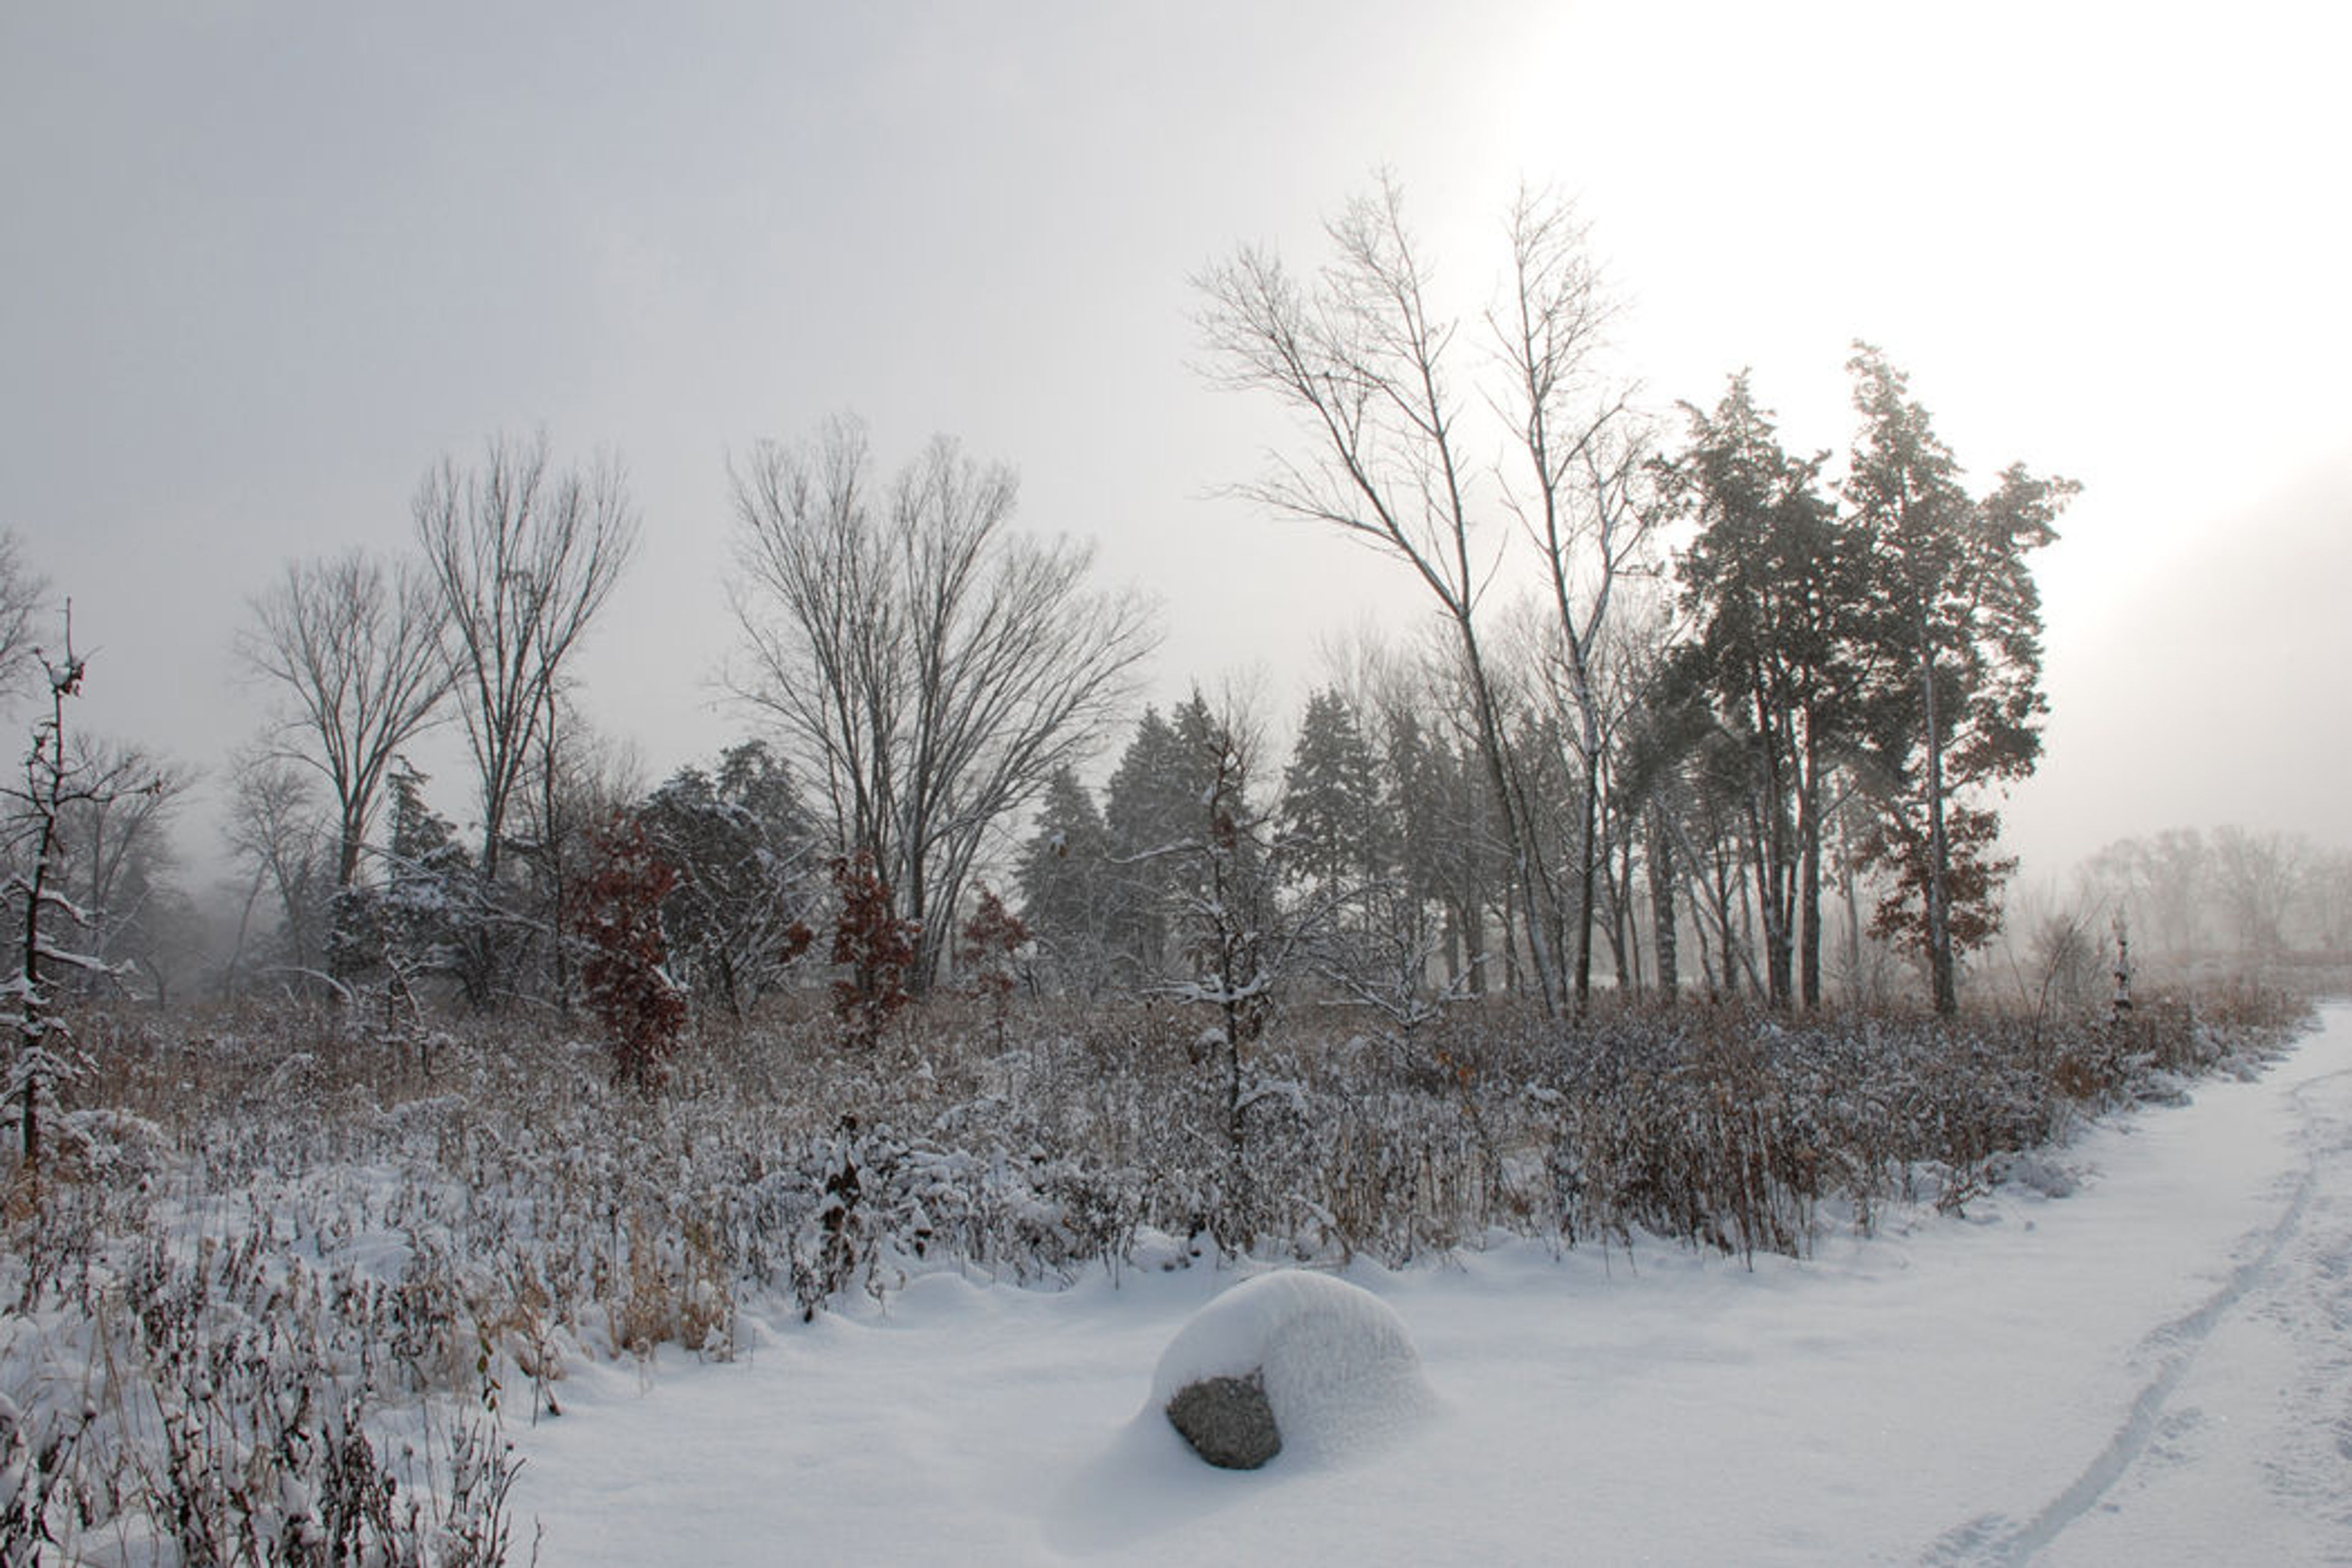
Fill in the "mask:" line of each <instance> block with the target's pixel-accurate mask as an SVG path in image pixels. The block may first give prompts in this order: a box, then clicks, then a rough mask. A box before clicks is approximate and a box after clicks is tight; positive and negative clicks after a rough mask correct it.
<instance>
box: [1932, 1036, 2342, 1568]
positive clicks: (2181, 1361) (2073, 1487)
mask: <svg viewBox="0 0 2352 1568" xmlns="http://www.w3.org/2000/svg"><path fill="white" fill-rule="evenodd" d="M2341 1079H2352V1068H2339V1069H2337V1070H2336V1071H2334V1072H2330V1073H2325V1074H2322V1075H2320V1076H2318V1077H2316V1078H2313V1079H2307V1080H2306V1081H2305V1082H2303V1083H2299V1084H2297V1085H2295V1086H2294V1088H2293V1089H2290V1090H2289V1091H2288V1093H2287V1099H2288V1100H2289V1101H2290V1102H2291V1103H2293V1104H2294V1107H2295V1109H2296V1111H2297V1113H2298V1115H2299V1116H2300V1118H2301V1121H2300V1122H2299V1123H2298V1125H2297V1127H2296V1130H2295V1131H2296V1139H2297V1142H2299V1143H2300V1144H2301V1145H2302V1148H2303V1156H2304V1161H2303V1168H2302V1170H2301V1171H2300V1172H2299V1173H2297V1174H2296V1176H2295V1179H2294V1191H2293V1194H2292V1195H2291V1196H2290V1197H2289V1199H2288V1200H2287V1204H2286V1207H2285V1208H2284V1211H2283V1212H2282V1213H2281V1214H2280V1215H2279V1217H2278V1218H2277V1219H2276V1220H2275V1221H2273V1223H2272V1224H2271V1225H2270V1226H2266V1227H2264V1228H2263V1229H2260V1230H2257V1231H2254V1232H2252V1233H2251V1235H2252V1238H2253V1239H2254V1250H2253V1253H2252V1256H2251V1257H2249V1258H2246V1259H2245V1261H2243V1262H2242V1263H2240V1264H2239V1265H2238V1266H2237V1267H2236V1268H2233V1269H2231V1271H2230V1273H2229V1275H2228V1276H2227V1278H2225V1279H2223V1281H2222V1282H2221V1287H2220V1288H2219V1289H2216V1290H2215V1291H2214V1292H2213V1294H2212V1295H2210V1296H2209V1297H2208V1298H2206V1299H2205V1300H2203V1301H2202V1302H2200V1303H2199V1304H2198V1305H2197V1306H2196V1307H2195V1308H2194V1309H2192V1310H2189V1311H2188V1312H2186V1313H2183V1314H2182V1315H2181V1316H2179V1317H2178V1318H2175V1319H2173V1320H2172V1321H2169V1322H2168V1323H2164V1324H2160V1325H2159V1326H2158V1327H2157V1328H2156V1329H2155V1330H2153V1331H2150V1332H2149V1334H2148V1335H2147V1339H2146V1340H2145V1341H2144V1342H2143V1343H2144V1344H2145V1345H2147V1346H2148V1347H2151V1348H2155V1349H2157V1350H2158V1352H2159V1359H2158V1365H2157V1370H2156V1373H2155V1374H2154V1375H2153V1376H2152V1377H2150V1378H2149V1380H2148V1381H2147V1384H2144V1385H2143V1386H2142V1387H2141V1389H2140V1391H2139V1393H2138V1394H2137V1396H2136V1397H2135V1398H2134V1399H2133V1400H2132V1403H2131V1406H2130V1408H2129V1409H2128V1410H2127V1411H2126V1414H2125V1416H2124V1419H2123V1421H2122V1423H2121V1424H2120V1425H2119V1426H2117V1428H2116V1433H2115V1436H2113V1437H2112V1438H2111V1439H2110V1440H2109V1441H2108V1443H2107V1446H2106V1447H2105V1448H2103V1449H2102V1450H2100V1452H2099V1453H2098V1454H2097V1455H2096V1456H2095V1458H2093V1459H2092V1460H2091V1462H2090V1463H2089V1464H2088V1465H2086V1466H2085V1467H2084V1468H2083V1470H2082V1473H2081V1474H2079V1475H2078V1476H2076V1477H2075V1479H2074V1481H2073V1482H2072V1483H2070V1484H2069V1485H2068V1486H2067V1487H2066V1489H2064V1490H2063V1491H2061V1492H2060V1493H2059V1494H2058V1495H2057V1496H2056V1497H2054V1498H2053V1499H2052V1500H2050V1502H2049V1503H2048V1504H2046V1505H2045V1506H2044V1507H2043V1508H2042V1511H2041V1512H2039V1513H2037V1514H2035V1515H2034V1516H2033V1518H2032V1519H2031V1520H2029V1521H2026V1522H2025V1523H2024V1524H2022V1525H2014V1524H2012V1523H2011V1521H2010V1519H2009V1518H2008V1516H2006V1515H2003V1514H1999V1513H1993V1514H1985V1515H1980V1516H1979V1517H1978V1518H1976V1519H1972V1520H1970V1521H1968V1522H1966V1523H1965V1524H1961V1525H1959V1526H1957V1527H1955V1528H1954V1529H1952V1530H1950V1531H1947V1532H1945V1534H1944V1535H1943V1536H1942V1537H1941V1538H1939V1539H1938V1540H1937V1542H1936V1544H1935V1545H1934V1546H1933V1547H1931V1548H1930V1549H1929V1551H1928V1552H1927V1555H1926V1557H1925V1558H1924V1559H1923V1561H1924V1562H1926V1563H1930V1564H1937V1565H1941V1568H1959V1565H1962V1564H1970V1563H2027V1562H2030V1561H2031V1560H2032V1558H2033V1557H2034V1556H2035V1554H2037V1553H2039V1552H2042V1551H2044V1550H2046V1549H2047V1548H2049V1547H2050V1546H2051V1545H2052V1544H2053V1543H2054V1542H2056V1541H2057V1540H2058V1538H2059V1537H2060V1536H2061V1535H2063V1533H2064V1532H2065V1531H2066V1530H2067V1529H2068V1527H2069V1526H2071V1525H2073V1524H2074V1522H2075V1521H2078V1520H2081V1519H2082V1518H2084V1516H2085V1515H2086V1514H2088V1513H2089V1512H2090V1511H2091V1510H2093V1509H2095V1508H2097V1507H2098V1506H2099V1504H2100V1502H2101V1500H2103V1499H2105V1496H2106V1495H2107V1493H2108V1492H2109V1491H2110V1490H2111V1489H2113V1488H2114V1487H2115V1485H2116V1482H2118V1481H2120V1480H2121V1479H2123V1478H2124V1476H2125V1475H2126V1473H2127V1472H2128V1471H2129V1470H2130V1469H2131V1468H2132V1466H2133V1465H2134V1464H2135V1463H2136V1462H2137V1461H2138V1459H2139V1458H2141V1456H2142V1455H2144V1454H2145V1453H2147V1450H2148V1447H2149V1446H2150V1445H2151V1444H2152V1443H2153V1442H2154V1441H2155V1440H2156V1438H2157V1437H2158V1436H2160V1435H2161V1433H2162V1432H2163V1430H2164V1427H2165V1423H2166V1416H2167V1415H2168V1405H2169V1404H2170V1401H2171V1399H2172V1396H2173V1394H2174V1393H2175V1392H2176V1391H2177V1390H2178V1389H2179V1386H2180V1384H2181V1381H2182V1379H2184V1378H2186V1377H2187V1376H2188V1375H2189V1370H2190V1368H2191V1367H2192V1366H2193V1365H2194V1364H2195V1363H2196V1361H2197V1356H2198V1352H2200V1351H2201V1350H2203V1349H2204V1348H2205V1345H2206V1343H2207V1342H2209V1341H2210V1339H2211V1338H2212V1337H2213V1333H2214V1331H2215V1330H2216V1329H2217V1328H2218V1327H2219V1326H2220V1325H2221V1322H2222V1321H2223V1320H2224V1319H2225V1318H2227V1317H2228V1316H2229V1314H2230V1313H2231V1311H2232V1310H2235V1309H2236V1308H2237V1307H2239V1306H2240V1305H2241V1304H2242V1302H2244V1301H2245V1300H2246V1298H2247V1297H2248V1296H2249V1295H2250V1294H2252V1292H2253V1291H2254V1289H2256V1288H2257V1287H2258V1286H2260V1285H2261V1284H2262V1283H2263V1281H2264V1280H2265V1279H2267V1278H2268V1276H2269V1275H2270V1274H2271V1273H2272V1271H2273V1269H2274V1268H2276V1267H2277V1264H2278V1260H2279V1258H2280V1256H2281V1255H2282V1254H2283V1253H2284V1252H2285V1250H2286V1248H2287V1247H2288V1244H2289V1243H2291V1242H2292V1241H2293V1240H2294V1238H2295V1237H2296V1235H2297V1234H2298V1233H2299V1232H2300V1231H2301V1229H2302V1228H2303V1226H2304V1223H2305V1217H2306V1215H2308V1214H2309V1212H2310V1208H2311V1204H2312V1199H2313V1195H2314V1194H2315V1192H2316V1191H2317V1189H2318V1184H2319V1164H2320V1158H2321V1150H2320V1149H2319V1148H2318V1147H2317V1134H2318V1131H2319V1129H2320V1125H2321V1118H2320V1116H2319V1114H2318V1113H2317V1112H2316V1111H2315V1110H2314V1109H2313V1107H2312V1105H2311V1103H2310V1100H2308V1099H2307V1098H2306V1097H2307V1096H2308V1095H2309V1094H2310V1093H2311V1091H2312V1090H2314V1089H2318V1088H2320V1087H2321V1086H2323V1085H2327V1084H2333V1083H2335V1082H2336V1081H2338V1080H2341ZM2240 1250H2241V1251H2242V1250H2244V1249H2243V1247H2241V1249H2240Z"/></svg>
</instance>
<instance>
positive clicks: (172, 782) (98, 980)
mask: <svg viewBox="0 0 2352 1568" xmlns="http://www.w3.org/2000/svg"><path fill="white" fill-rule="evenodd" d="M67 751H68V758H67V763H68V769H69V770H70V771H71V772H72V773H74V774H75V775H76V776H78V777H80V778H83V779H91V780H114V781H136V784H135V787H128V788H125V787H120V786H119V784H118V787H112V788H107V789H91V790H84V791H79V792H77V793H76V794H75V795H73V797H72V798H69V799H68V800H66V801H64V802H63V803H62V805H61V806H60V809H59V813H58V830H57V839H56V846H55V853H56V857H57V862H58V876H57V886H58V889H59V890H60V891H61V892H63V893H64V894H65V895H66V897H67V898H68V899H69V900H72V902H73V903H74V905H75V906H76V907H77V908H78V909H79V910H81V911H82V913H83V916H84V924H85V931H86V934H85V936H84V938H83V941H82V945H83V946H84V947H85V948H86V949H87V950H88V951H89V952H90V953H91V954H92V955H93V956H95V957H96V958H98V959H99V960H100V962H101V965H102V967H100V968H98V969H93V970H90V971H88V972H87V973H85V975H84V977H83V978H84V981H85V983H86V984H90V985H92V986H93V987H96V986H99V985H103V984H109V983H110V980H109V977H110V976H112V977H115V978H119V977H120V975H121V973H122V972H124V971H125V969H126V968H127V964H128V961H129V960H131V958H133V957H135V956H143V955H144V953H145V952H146V951H147V950H149V949H151V948H152V945H153V944H152V942H151V941H150V940H148V939H149V938H150V937H152V934H153V933H152V930H151V929H150V928H151V924H152V917H153V914H154V908H155V906H156V904H157V902H158V900H163V899H166V898H167V897H168V896H170V889H167V887H166V886H165V883H166V880H167V877H168V874H169V872H170V871H171V870H172V869H173V866H174V865H175V863H176V857H175V856H174V854H173V849H172V845H171V842H170V837H169V835H170V831H171V825H172V819H173V816H174V814H175V813H176V812H177V810H178V808H179V805H180V802H181V800H182V798H183V797H184V795H186V793H187V791H188V788H189V786H190V785H191V784H194V783H195V781H196V776H197V775H196V772H195V770H194V769H193V768H191V767H189V766H187V765H186V764H184V763H174V762H171V761H168V760H166V759H164V758H162V757H158V756H156V755H154V754H153V753H152V752H148V751H147V750H146V749H145V748H144V747H142V746H137V745H133V744H130V743H128V742H119V741H109V740H104V739H98V738H93V737H91V736H89V735H78V736H76V737H74V739H73V740H72V742H70V743H69V745H68V748H67Z"/></svg>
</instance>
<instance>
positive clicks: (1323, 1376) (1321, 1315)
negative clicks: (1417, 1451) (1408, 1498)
mask: <svg viewBox="0 0 2352 1568" xmlns="http://www.w3.org/2000/svg"><path fill="white" fill-rule="evenodd" d="M1221 1384H1222V1385H1223V1386H1224V1387H1225V1388H1227V1389H1228V1390H1230V1389H1231V1388H1234V1387H1244V1388H1250V1389H1252V1391H1253V1394H1255V1393H1257V1392H1262V1393H1263V1395H1264V1404H1265V1409H1266V1410H1267V1411H1268V1412H1270V1413H1271V1415H1272V1417H1273V1424H1274V1426H1275V1434H1274V1436H1272V1438H1271V1447H1270V1448H1265V1451H1264V1452H1263V1454H1262V1456H1261V1457H1260V1458H1257V1459H1256V1461H1255V1464H1253V1463H1248V1462H1245V1461H1244V1460H1242V1459H1240V1458H1237V1457H1236V1456H1240V1455H1245V1454H1248V1453H1250V1452H1251V1451H1253V1449H1254V1448H1257V1447H1264V1441H1263V1440H1262V1439H1261V1438H1259V1437H1258V1436H1256V1435H1255V1434H1253V1433H1251V1432H1250V1431H1249V1424H1248V1422H1247V1421H1246V1420H1244V1419H1242V1417H1243V1416H1245V1415H1247V1414H1248V1413H1247V1412H1240V1413H1236V1412H1234V1410H1232V1409H1230V1408H1228V1406H1229V1405H1230V1403H1231V1402H1230V1401H1218V1400H1215V1399H1214V1398H1213V1393H1212V1394H1203V1393H1202V1392H1200V1390H1201V1389H1202V1386H1203V1385H1208V1387H1209V1388H1210V1389H1211V1390H1212V1391H1213V1390H1214V1389H1215V1388H1216V1387H1217V1386H1219V1385H1221ZM1180 1401H1181V1404H1182V1405H1183V1407H1184V1409H1185V1415H1184V1416H1183V1417H1182V1418H1180V1416H1179V1415H1178V1408H1179V1404H1180ZM1434 1403H1435V1398H1434V1396H1433V1394H1431V1392H1430V1389H1429V1384H1428V1382H1427V1380H1426V1379H1424V1378H1423V1376H1422V1371H1421V1357H1420V1355H1419V1354H1418V1353H1417V1352H1415V1351H1414V1350H1413V1348H1412V1339H1411V1338H1410V1337H1409V1336H1408V1335H1407V1334H1406V1332H1405V1328H1404V1322H1403V1321H1402V1319H1400V1318H1399V1317H1398V1316H1397V1315H1396V1313H1395V1312H1394V1311H1392V1310H1391V1309H1390V1308H1389V1306H1388V1304H1387V1303H1386V1302H1384V1301H1382V1300H1381V1299H1380V1298H1379V1297H1377V1296H1375V1295H1373V1294H1372V1293H1371V1292H1370V1291H1369V1290H1366V1289H1362V1288H1360V1287H1359V1286H1355V1285H1350V1284H1349V1283H1347V1282H1346V1281H1345V1280H1341V1279H1332V1278H1331V1277H1330V1276H1328V1275H1325V1274H1314V1273H1308V1272H1307V1271H1305V1270H1301V1269H1285V1270H1282V1271H1279V1272H1276V1273H1273V1274H1262V1275H1259V1276H1258V1277H1257V1278H1256V1279H1246V1280H1244V1281H1243V1282H1242V1283H1240V1284H1238V1285H1236V1286H1234V1288H1233V1289H1230V1290H1228V1291H1226V1292H1225V1293H1224V1294H1223V1295H1222V1296H1220V1297H1218V1298H1217V1299H1216V1300H1213V1301H1212V1302H1210V1303H1209V1304H1208V1305H1207V1306H1205V1307H1203V1308H1202V1309H1201V1310H1199V1311H1198V1312H1195V1313H1194V1314H1193V1315H1192V1320H1191V1321H1189V1322H1187V1323H1186V1324H1185V1325H1184V1327H1183V1328H1182V1329H1181V1330H1180V1331H1178V1332H1177V1335H1176V1337H1175V1338H1174V1339H1173V1340H1171V1341H1170V1342H1169V1344H1168V1348H1167V1350H1166V1351H1164V1352H1161V1354H1160V1365H1159V1369H1158V1370H1157V1371H1156V1372H1155V1373H1153V1375H1152V1380H1151V1408H1153V1409H1156V1410H1160V1411H1166V1412H1168V1413H1169V1418H1170V1420H1171V1422H1173V1423H1174V1424H1175V1426H1176V1427H1177V1430H1178V1431H1180V1432H1182V1433H1183V1434H1184V1436H1185V1438H1186V1440H1187V1441H1189V1442H1191V1443H1192V1446H1193V1447H1194V1449H1195V1451H1197V1452H1200V1453H1201V1454H1202V1458H1207V1459H1208V1460H1209V1461H1210V1463H1212V1464H1223V1465H1224V1466H1225V1467H1226V1468H1255V1466H1256V1464H1262V1463H1264V1462H1265V1459H1268V1458H1272V1457H1273V1455H1274V1453H1275V1452H1278V1451H1281V1450H1284V1449H1287V1450H1289V1451H1290V1452H1292V1453H1295V1454H1297V1455H1300V1456H1302V1457H1308V1458H1329V1457H1332V1456H1336V1455H1338V1454H1340V1453H1343V1452H1345V1451H1347V1450H1349V1449H1352V1448H1359V1447H1363V1446H1365V1445H1367V1444H1368V1443H1369V1442H1370V1441H1372V1440H1375V1439H1378V1438H1381V1437H1385V1436H1390V1435H1391V1434H1393V1433H1394V1432H1396V1431H1398V1430H1399V1429H1401V1428H1402V1427H1403V1426H1408V1425H1410V1424H1411V1423H1412V1421H1413V1420H1414V1419H1416V1418H1417V1417H1419V1416H1420V1415H1423V1413H1424V1412H1426V1411H1427V1410H1428V1409H1429V1408H1430V1407H1431V1406H1432V1405H1433V1404H1434ZM1188 1419H1189V1420H1190V1421H1191V1422H1192V1425H1191V1426H1188V1425H1187V1420H1188ZM1237 1426H1238V1430H1239V1434H1240V1435H1239V1436H1238V1437H1237V1438H1236V1442H1235V1444H1234V1445H1227V1444H1225V1443H1224V1441H1223V1438H1224V1437H1226V1436H1234V1433H1235V1431H1236V1427H1237ZM1196 1432H1199V1433H1202V1435H1203V1436H1206V1437H1207V1439H1208V1443H1209V1445H1210V1446H1209V1447H1204V1446H1203V1436H1196ZM1220 1453H1223V1454H1224V1455H1226V1456H1227V1457H1224V1458H1221V1457H1219V1455H1220Z"/></svg>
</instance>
